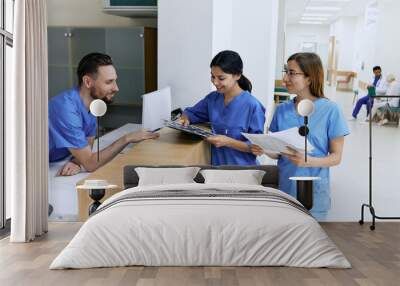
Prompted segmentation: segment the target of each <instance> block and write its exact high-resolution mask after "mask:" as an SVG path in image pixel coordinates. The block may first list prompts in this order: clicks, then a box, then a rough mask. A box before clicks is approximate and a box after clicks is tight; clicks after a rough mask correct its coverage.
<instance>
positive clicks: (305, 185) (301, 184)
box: [289, 177, 321, 210]
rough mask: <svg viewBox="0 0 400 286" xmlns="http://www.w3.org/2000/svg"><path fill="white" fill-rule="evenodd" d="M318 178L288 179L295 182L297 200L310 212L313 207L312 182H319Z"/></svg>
mask: <svg viewBox="0 0 400 286" xmlns="http://www.w3.org/2000/svg"><path fill="white" fill-rule="evenodd" d="M320 179H321V178H320V177H290V178H289V180H292V181H296V188H297V200H298V201H299V202H301V203H302V204H303V206H304V207H305V208H306V209H308V210H311V209H312V207H313V181H317V180H320Z"/></svg>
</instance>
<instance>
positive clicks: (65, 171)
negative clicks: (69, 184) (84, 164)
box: [57, 161, 81, 176]
mask: <svg viewBox="0 0 400 286" xmlns="http://www.w3.org/2000/svg"><path fill="white" fill-rule="evenodd" d="M80 171H81V166H79V165H78V164H76V163H74V162H71V161H69V162H67V163H66V164H65V165H64V166H63V167H62V168H61V169H60V170H59V171H58V172H57V176H73V175H76V174H78V173H79V172H80Z"/></svg>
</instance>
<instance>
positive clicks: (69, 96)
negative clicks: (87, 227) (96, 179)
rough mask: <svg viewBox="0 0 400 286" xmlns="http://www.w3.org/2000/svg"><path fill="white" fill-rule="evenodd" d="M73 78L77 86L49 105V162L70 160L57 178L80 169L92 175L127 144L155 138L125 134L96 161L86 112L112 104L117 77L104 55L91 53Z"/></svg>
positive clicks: (145, 133) (91, 124) (92, 131)
mask: <svg viewBox="0 0 400 286" xmlns="http://www.w3.org/2000/svg"><path fill="white" fill-rule="evenodd" d="M77 75H78V82H79V83H78V86H76V87H74V88H72V89H69V90H66V91H63V92H61V93H60V94H59V95H57V96H55V97H53V98H52V99H51V100H50V101H49V160H50V162H55V161H59V160H63V159H65V158H67V157H68V156H70V155H72V156H73V159H72V160H71V161H69V162H68V163H66V164H65V165H64V166H63V167H62V169H60V171H59V172H58V174H59V175H61V176H70V175H75V174H77V173H79V172H80V171H81V168H82V167H83V168H85V169H86V170H87V171H89V172H92V171H94V170H96V169H97V168H99V167H100V166H102V165H104V164H105V163H107V162H109V161H110V160H111V159H113V158H114V157H115V156H116V155H117V154H118V153H119V152H120V151H121V150H122V149H123V148H124V147H125V146H126V145H128V144H129V143H132V142H139V141H141V140H145V139H151V138H157V137H158V136H159V135H158V134H156V133H152V132H149V131H138V132H132V133H129V134H126V135H125V136H123V137H121V138H119V139H118V140H116V141H115V142H114V143H112V144H111V145H110V146H108V147H107V148H104V149H103V150H101V151H100V157H99V158H100V159H99V161H97V154H96V153H93V152H92V146H93V142H94V138H95V135H96V118H95V117H94V116H93V115H92V114H91V113H90V112H89V106H90V103H91V102H92V101H93V100H95V99H101V100H103V101H105V102H106V103H110V102H111V101H112V98H113V97H114V95H115V94H116V93H117V92H118V86H117V73H116V71H115V68H114V66H113V62H112V60H111V58H110V57H109V56H108V55H105V54H100V53H91V54H88V55H86V56H85V57H83V58H82V60H81V61H80V63H79V65H78V70H77Z"/></svg>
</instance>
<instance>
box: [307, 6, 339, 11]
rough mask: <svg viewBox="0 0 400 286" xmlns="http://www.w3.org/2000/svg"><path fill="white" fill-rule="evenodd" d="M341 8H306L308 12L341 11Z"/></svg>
mask: <svg viewBox="0 0 400 286" xmlns="http://www.w3.org/2000/svg"><path fill="white" fill-rule="evenodd" d="M340 9H341V8H339V7H325V6H321V7H317V6H315V7H306V10H312V11H339V10H340Z"/></svg>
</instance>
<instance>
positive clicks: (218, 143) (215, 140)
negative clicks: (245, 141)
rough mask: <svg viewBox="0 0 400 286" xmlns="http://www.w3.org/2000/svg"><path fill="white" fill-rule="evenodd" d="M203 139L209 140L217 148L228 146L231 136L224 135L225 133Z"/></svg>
mask: <svg viewBox="0 0 400 286" xmlns="http://www.w3.org/2000/svg"><path fill="white" fill-rule="evenodd" d="M205 140H206V141H208V142H210V143H211V144H213V145H214V146H215V147H217V148H219V147H224V146H229V145H230V143H231V142H232V138H230V137H228V136H225V135H214V136H210V137H207V138H205Z"/></svg>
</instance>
